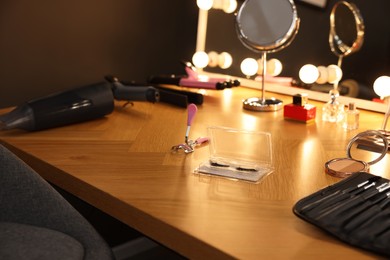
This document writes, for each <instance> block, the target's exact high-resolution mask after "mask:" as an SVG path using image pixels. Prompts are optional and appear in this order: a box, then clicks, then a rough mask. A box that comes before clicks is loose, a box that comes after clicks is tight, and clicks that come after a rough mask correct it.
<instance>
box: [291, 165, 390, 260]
mask: <svg viewBox="0 0 390 260" xmlns="http://www.w3.org/2000/svg"><path fill="white" fill-rule="evenodd" d="M293 212H294V214H295V215H297V216H298V217H300V218H301V219H303V220H305V221H307V222H309V223H311V224H313V225H315V226H317V227H319V228H321V229H323V230H325V231H327V232H329V233H330V234H332V235H333V236H335V237H337V238H339V239H340V240H342V241H344V242H346V243H348V244H350V245H352V246H356V247H359V248H362V249H366V250H369V251H372V252H375V253H379V254H381V255H384V256H387V257H389V256H390V181H389V180H387V179H385V178H382V177H379V176H375V175H373V174H370V173H367V172H358V173H355V174H353V175H351V176H350V177H348V178H345V179H343V180H342V181H340V182H338V183H336V184H334V185H332V186H329V187H326V188H324V189H322V190H319V191H318V192H315V193H313V194H311V195H309V196H307V197H305V198H303V199H301V200H299V201H298V202H297V203H296V204H295V205H294V207H293Z"/></svg>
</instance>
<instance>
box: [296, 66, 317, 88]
mask: <svg viewBox="0 0 390 260" xmlns="http://www.w3.org/2000/svg"><path fill="white" fill-rule="evenodd" d="M319 75H320V73H319V72H318V69H317V67H316V66H314V65H312V64H306V65H304V66H303V67H302V68H301V69H300V70H299V78H300V79H301V80H302V82H304V83H306V84H312V83H314V82H315V81H316V80H317V79H318V76H319Z"/></svg>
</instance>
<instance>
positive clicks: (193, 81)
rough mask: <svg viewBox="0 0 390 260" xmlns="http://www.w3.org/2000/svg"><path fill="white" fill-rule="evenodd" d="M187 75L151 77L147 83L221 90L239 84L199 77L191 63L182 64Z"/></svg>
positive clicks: (235, 81)
mask: <svg viewBox="0 0 390 260" xmlns="http://www.w3.org/2000/svg"><path fill="white" fill-rule="evenodd" d="M183 65H184V66H185V71H186V73H187V75H185V76H183V75H162V76H151V77H150V78H149V83H152V84H171V85H177V86H183V87H189V88H203V89H216V90H222V89H225V88H231V87H236V86H239V85H240V82H239V81H238V80H237V79H236V80H226V79H224V78H212V77H208V76H205V75H199V74H198V72H197V71H196V68H195V67H194V66H193V65H192V63H191V62H183Z"/></svg>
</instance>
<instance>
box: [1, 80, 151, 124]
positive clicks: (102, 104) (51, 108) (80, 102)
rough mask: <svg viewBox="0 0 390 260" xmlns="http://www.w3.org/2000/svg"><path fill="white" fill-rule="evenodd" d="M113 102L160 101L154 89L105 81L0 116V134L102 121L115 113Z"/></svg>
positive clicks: (25, 104)
mask: <svg viewBox="0 0 390 260" xmlns="http://www.w3.org/2000/svg"><path fill="white" fill-rule="evenodd" d="M114 99H117V100H127V101H149V102H156V101H158V100H159V92H158V90H157V89H155V88H153V87H126V86H124V85H123V84H121V83H119V82H116V81H111V82H108V81H105V82H101V83H97V84H92V85H88V86H84V87H80V88H76V89H72V90H67V91H63V92H60V93H56V94H52V95H48V96H45V97H42V98H38V99H34V100H31V101H28V102H26V103H24V104H22V105H19V106H17V107H16V108H15V109H14V110H11V111H10V112H8V113H6V114H3V115H0V130H8V129H15V128H19V129H23V130H27V131H37V130H43V129H47V128H53V127H59V126H63V125H68V124H74V123H79V122H83V121H87V120H92V119H96V118H100V117H103V116H105V115H108V114H110V113H111V112H112V111H113V110H114Z"/></svg>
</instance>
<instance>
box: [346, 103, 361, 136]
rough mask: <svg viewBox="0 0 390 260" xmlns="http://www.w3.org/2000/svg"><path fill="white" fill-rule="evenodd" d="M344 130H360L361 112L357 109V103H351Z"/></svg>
mask: <svg viewBox="0 0 390 260" xmlns="http://www.w3.org/2000/svg"><path fill="white" fill-rule="evenodd" d="M343 128H344V129H346V130H355V129H358V128H359V110H357V109H356V106H355V103H352V102H351V103H349V104H348V109H347V110H346V111H345V114H344V120H343Z"/></svg>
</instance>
